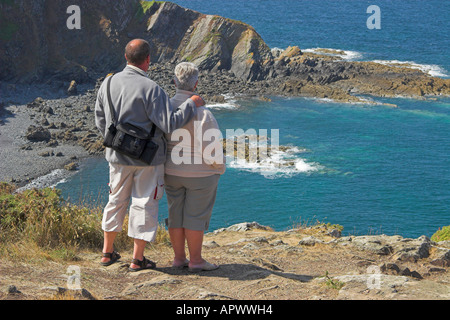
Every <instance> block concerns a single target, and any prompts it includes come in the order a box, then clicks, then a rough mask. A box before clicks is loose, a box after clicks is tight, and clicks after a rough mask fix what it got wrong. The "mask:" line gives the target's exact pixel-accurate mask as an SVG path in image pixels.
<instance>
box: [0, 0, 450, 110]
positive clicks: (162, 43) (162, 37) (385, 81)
mask: <svg viewBox="0 0 450 320" xmlns="http://www.w3.org/2000/svg"><path fill="white" fill-rule="evenodd" d="M73 4H76V5H78V6H79V7H80V10H81V28H80V29H79V30H78V29H75V30H70V29H69V28H68V27H67V25H66V23H67V20H68V19H69V18H70V14H68V13H67V8H68V7H69V6H70V5H73ZM0 10H1V11H0V12H1V13H0V15H1V16H0V18H1V19H0V27H1V29H0V65H1V68H0V81H6V82H23V83H32V82H34V83H36V82H40V83H42V82H48V83H50V84H54V83H53V82H52V80H58V81H61V80H63V81H71V80H76V81H77V82H80V81H81V82H83V81H90V82H91V83H92V81H93V80H97V79H98V78H100V77H101V76H103V75H105V74H107V73H109V72H111V71H118V70H120V69H121V68H122V67H123V66H124V63H125V61H124V57H123V51H124V47H125V45H126V43H127V42H128V41H130V40H131V39H133V38H144V39H146V40H148V41H149V43H150V45H151V59H152V63H153V65H152V68H153V69H152V70H153V71H155V67H156V68H157V70H156V72H154V73H156V74H159V73H161V72H163V73H164V72H166V70H169V73H170V76H167V77H166V78H167V79H161V78H157V79H155V80H156V81H158V83H160V82H159V81H163V82H164V81H166V82H167V81H169V82H170V81H171V80H169V79H171V73H172V72H173V71H172V70H173V63H176V62H181V61H191V62H193V63H195V64H197V65H198V66H199V67H200V69H201V70H202V71H204V72H206V73H204V74H203V75H205V74H214V75H219V74H223V73H224V72H226V74H227V79H225V83H226V84H228V85H226V86H224V85H223V83H221V84H220V85H215V84H214V83H215V82H214V81H213V82H208V83H207V85H208V87H209V90H206V91H208V92H209V91H211V92H217V93H222V94H226V93H230V94H233V93H250V94H255V93H257V94H261V93H262V94H281V95H296V96H313V97H319V98H329V99H333V100H337V101H343V102H365V101H366V99H363V98H360V97H359V96H361V95H373V96H407V97H423V96H426V95H450V79H441V78H436V77H431V76H429V75H428V74H426V73H424V72H422V71H420V70H417V69H414V68H412V67H409V66H398V65H397V66H395V65H394V66H387V65H382V64H379V63H374V62H350V61H346V60H344V59H342V57H340V55H339V54H336V52H329V51H330V50H328V51H323V52H315V53H311V52H302V50H301V49H300V48H298V47H289V48H287V49H286V50H284V51H274V50H271V49H270V48H269V47H268V46H267V45H266V44H265V42H264V41H263V39H262V38H261V37H260V36H259V34H258V33H257V32H256V31H255V29H254V28H253V27H251V26H249V25H247V24H245V23H242V22H240V21H234V20H230V19H227V18H224V17H219V16H215V15H205V14H202V13H199V12H196V11H193V10H189V9H185V8H182V7H180V6H178V5H176V4H173V3H170V2H162V1H138V0H117V1H112V0H105V1H88V0H78V1H76V2H73V1H68V0H63V1H57V0H35V1H27V0H14V1H13V0H1V1H0ZM157 77H160V76H159V75H157ZM202 79H203V78H202ZM255 80H260V81H255ZM261 80H264V81H263V83H261ZM233 83H234V84H235V85H234V86H231V87H233V89H232V91H233V92H228V91H231V89H230V86H229V84H233ZM247 83H251V84H252V88H248V86H246V84H247ZM162 85H164V83H162ZM255 88H256V89H255ZM240 91H241V92H240ZM242 91H243V92H242Z"/></svg>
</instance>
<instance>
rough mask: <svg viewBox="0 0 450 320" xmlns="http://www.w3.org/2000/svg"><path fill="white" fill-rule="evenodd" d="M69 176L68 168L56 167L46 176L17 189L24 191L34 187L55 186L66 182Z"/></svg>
mask: <svg viewBox="0 0 450 320" xmlns="http://www.w3.org/2000/svg"><path fill="white" fill-rule="evenodd" d="M67 176H68V174H67V170H63V169H56V170H53V171H52V172H50V173H49V174H47V175H45V176H42V177H39V178H36V179H34V180H33V181H31V182H30V183H29V184H27V185H25V186H23V187H21V188H19V189H17V190H16V192H23V191H25V190H29V189H33V188H36V189H43V188H54V187H56V186H57V185H58V184H60V183H64V182H66V178H67Z"/></svg>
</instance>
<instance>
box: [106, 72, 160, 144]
mask: <svg viewBox="0 0 450 320" xmlns="http://www.w3.org/2000/svg"><path fill="white" fill-rule="evenodd" d="M112 77H114V75H112V76H110V77H109V78H108V82H107V84H106V89H107V95H108V104H109V112H110V113H111V122H112V123H113V124H114V125H115V126H116V125H117V123H116V119H115V113H114V107H113V104H112V99H111V79H112ZM155 132H156V125H155V124H154V123H153V126H152V130H151V131H150V135H149V137H150V139H151V138H153V137H154V136H155Z"/></svg>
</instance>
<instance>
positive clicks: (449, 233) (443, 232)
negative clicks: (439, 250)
mask: <svg viewBox="0 0 450 320" xmlns="http://www.w3.org/2000/svg"><path fill="white" fill-rule="evenodd" d="M431 240H432V241H434V242H439V241H444V240H450V226H446V227H442V229H439V230H438V231H436V233H435V234H433V235H432V236H431Z"/></svg>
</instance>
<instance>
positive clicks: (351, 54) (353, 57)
mask: <svg viewBox="0 0 450 320" xmlns="http://www.w3.org/2000/svg"><path fill="white" fill-rule="evenodd" d="M322 50H326V51H322ZM328 50H329V51H328ZM327 51H328V52H327ZM330 51H332V52H330ZM302 52H310V53H316V54H323V55H328V56H334V57H339V58H341V59H344V60H347V61H357V60H360V59H361V58H362V56H363V55H362V53H360V52H357V51H351V50H341V49H332V48H311V49H302Z"/></svg>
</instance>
